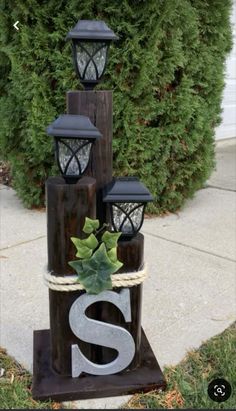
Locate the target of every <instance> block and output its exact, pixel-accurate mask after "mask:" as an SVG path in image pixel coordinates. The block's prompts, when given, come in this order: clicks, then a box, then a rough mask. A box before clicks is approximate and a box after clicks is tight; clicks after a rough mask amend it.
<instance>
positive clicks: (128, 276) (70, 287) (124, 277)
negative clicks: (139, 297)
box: [44, 265, 147, 291]
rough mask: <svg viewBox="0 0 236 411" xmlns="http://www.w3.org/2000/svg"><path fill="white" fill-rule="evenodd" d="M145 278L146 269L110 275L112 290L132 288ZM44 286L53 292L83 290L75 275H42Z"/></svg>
mask: <svg viewBox="0 0 236 411" xmlns="http://www.w3.org/2000/svg"><path fill="white" fill-rule="evenodd" d="M146 277H147V268H146V266H145V265H144V267H143V268H142V269H141V270H139V271H131V272H128V273H121V274H112V275H111V279H112V288H115V287H133V286H135V285H139V284H141V283H142V282H143V281H144V280H145V278H146ZM44 282H45V285H46V286H47V287H48V288H50V289H51V290H55V291H76V290H84V287H83V285H82V284H80V283H79V282H78V277H77V275H69V276H67V277H56V276H55V275H52V274H51V273H45V274H44Z"/></svg>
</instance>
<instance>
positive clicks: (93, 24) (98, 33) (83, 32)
mask: <svg viewBox="0 0 236 411" xmlns="http://www.w3.org/2000/svg"><path fill="white" fill-rule="evenodd" d="M68 39H78V40H118V37H117V36H116V35H115V33H114V32H113V31H112V30H111V29H110V28H109V27H108V26H107V25H106V23H105V22H104V21H98V20H79V21H78V22H77V24H76V25H75V27H74V28H73V29H71V30H70V31H69V33H68V34H67V36H66V40H68Z"/></svg>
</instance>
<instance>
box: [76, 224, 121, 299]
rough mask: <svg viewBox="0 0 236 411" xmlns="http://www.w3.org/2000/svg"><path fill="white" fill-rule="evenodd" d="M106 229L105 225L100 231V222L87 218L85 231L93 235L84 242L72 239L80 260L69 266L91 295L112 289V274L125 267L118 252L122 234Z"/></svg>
mask: <svg viewBox="0 0 236 411" xmlns="http://www.w3.org/2000/svg"><path fill="white" fill-rule="evenodd" d="M105 227H106V225H105V224H104V225H103V226H102V227H101V228H100V229H99V221H98V220H92V219H90V218H88V217H86V219H85V224H84V227H83V231H84V233H86V234H88V233H91V234H90V235H89V237H87V238H86V239H83V240H81V239H80V238H75V237H72V238H71V241H72V242H73V244H74V245H75V247H76V249H77V253H76V257H79V258H80V259H79V260H75V261H70V262H69V265H70V266H71V267H72V268H74V270H75V271H76V272H77V274H78V281H79V282H80V283H81V284H82V285H83V286H84V288H85V290H86V291H87V292H88V293H90V294H98V293H100V292H101V291H103V290H107V289H111V288H112V282H111V274H114V273H115V272H116V271H117V270H119V268H121V267H122V265H123V263H121V262H120V261H119V260H118V259H117V252H116V251H117V241H118V239H119V237H120V235H121V233H110V232H109V231H104V230H105ZM102 231H104V232H103V235H102V238H101V241H98V239H97V237H100V236H101V232H102ZM93 232H95V235H94V234H93ZM96 236H97V237H96Z"/></svg>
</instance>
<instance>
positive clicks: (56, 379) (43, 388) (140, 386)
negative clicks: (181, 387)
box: [32, 330, 166, 406]
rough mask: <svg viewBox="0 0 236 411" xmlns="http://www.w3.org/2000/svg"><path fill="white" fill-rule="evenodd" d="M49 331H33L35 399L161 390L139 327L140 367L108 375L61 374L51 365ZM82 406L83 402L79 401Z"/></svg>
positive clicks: (155, 365) (162, 383)
mask: <svg viewBox="0 0 236 411" xmlns="http://www.w3.org/2000/svg"><path fill="white" fill-rule="evenodd" d="M49 334H50V331H49V330H40V331H35V332H34V363H33V371H34V372H33V386H32V394H33V398H34V399H35V400H40V401H45V400H48V399H51V400H55V401H73V400H82V399H90V398H101V397H112V396H116V395H127V394H134V393H137V392H148V391H152V390H164V389H165V388H166V381H165V378H164V376H163V373H162V371H161V369H160V367H159V364H158V362H157V360H156V358H155V355H154V353H153V351H152V349H151V346H150V344H149V342H148V340H147V337H146V335H145V333H144V331H143V330H142V341H141V353H142V358H141V364H140V367H139V368H137V369H135V370H132V371H125V372H122V373H118V374H114V375H108V376H91V375H88V374H85V375H83V376H80V377H79V378H71V377H66V376H60V375H58V374H56V373H54V372H53V371H52V369H51V367H50V343H49V341H50V335H49ZM81 406H83V404H81Z"/></svg>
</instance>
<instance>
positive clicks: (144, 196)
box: [103, 177, 153, 203]
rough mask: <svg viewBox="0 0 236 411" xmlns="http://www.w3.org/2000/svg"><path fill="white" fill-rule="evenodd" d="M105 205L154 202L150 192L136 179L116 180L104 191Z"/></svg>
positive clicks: (123, 178)
mask: <svg viewBox="0 0 236 411" xmlns="http://www.w3.org/2000/svg"><path fill="white" fill-rule="evenodd" d="M103 201H104V202H105V203H116V202H126V203H134V202H135V203H136V202H144V203H145V202H149V201H153V197H152V195H151V193H150V191H149V190H148V189H147V187H145V185H144V184H143V183H141V182H140V181H139V179H138V178H136V177H119V178H114V179H113V180H112V182H111V183H109V184H108V185H107V186H106V187H105V189H104V195H103Z"/></svg>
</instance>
